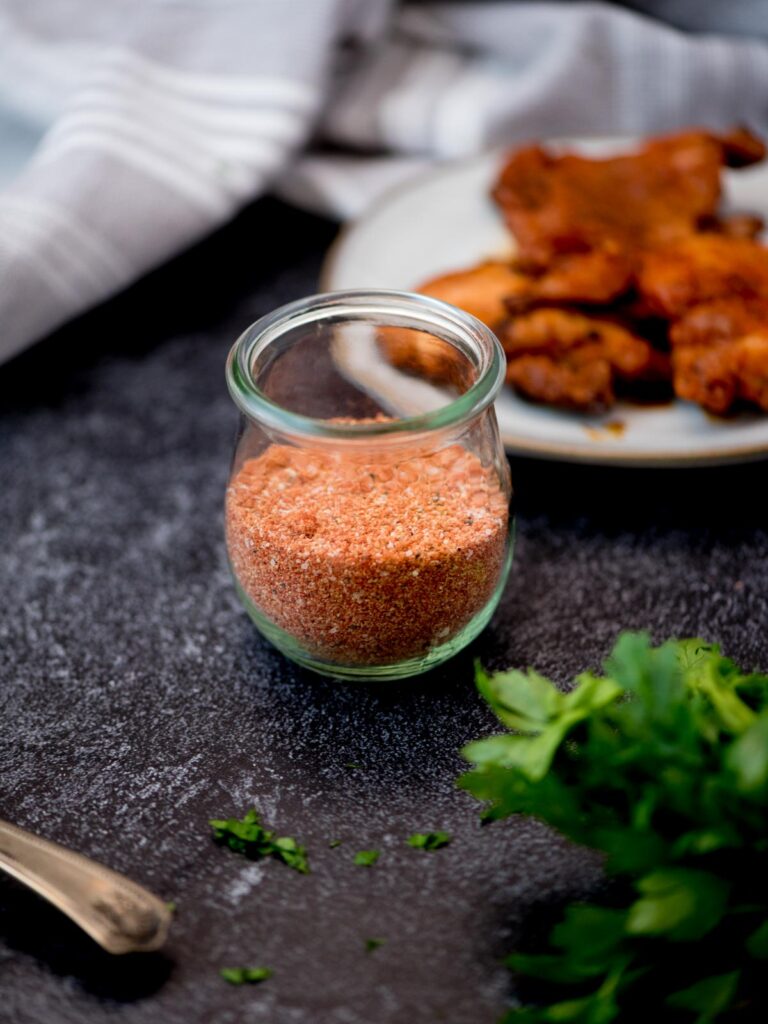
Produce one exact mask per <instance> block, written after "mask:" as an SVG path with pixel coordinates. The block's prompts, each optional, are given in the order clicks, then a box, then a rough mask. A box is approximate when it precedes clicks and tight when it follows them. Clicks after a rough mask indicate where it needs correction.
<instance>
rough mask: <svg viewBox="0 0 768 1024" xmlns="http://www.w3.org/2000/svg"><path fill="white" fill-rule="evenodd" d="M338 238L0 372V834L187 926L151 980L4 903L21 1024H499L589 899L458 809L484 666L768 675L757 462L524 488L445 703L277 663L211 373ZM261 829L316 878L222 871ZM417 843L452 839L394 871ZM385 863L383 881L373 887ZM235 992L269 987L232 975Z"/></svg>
mask: <svg viewBox="0 0 768 1024" xmlns="http://www.w3.org/2000/svg"><path fill="white" fill-rule="evenodd" d="M332 233H333V229H332V227H331V226H330V225H327V224H325V223H323V222H321V221H316V220H314V219H312V218H309V217H304V216H302V215H299V214H296V213H293V212H291V211H288V210H287V209H285V208H284V207H281V206H278V205H276V204H271V203H263V204H259V205H258V206H256V207H255V208H253V209H252V210H250V211H248V212H247V213H246V214H245V215H244V216H243V217H242V218H241V219H240V220H239V221H238V222H237V223H236V224H234V225H233V226H231V227H230V228H228V229H227V230H226V231H224V232H222V233H221V235H220V236H218V237H217V238H214V239H212V240H211V241H209V242H208V243H206V244H205V245H204V246H202V247H200V248H199V249H198V250H197V251H196V252H194V253H192V254H190V255H188V256H187V257H185V258H183V259H182V260H180V261H178V262H177V263H176V264H175V265H174V266H172V267H169V268H167V269H166V270H164V271H162V272H160V273H159V274H157V275H155V276H154V277H153V278H152V279H150V280H148V281H147V282H144V283H143V284H141V285H140V286H138V287H137V288H136V289H134V290H133V291H132V292H131V293H129V294H127V295H125V296H123V297H121V298H120V299H119V300H117V301H116V302H114V303H112V304H110V305H109V306H107V307H104V308H103V309H102V310H99V311H97V312H96V313H94V314H92V315H91V316H89V317H87V318H85V319H84V320H81V321H80V322H79V323H77V324H73V325H71V326H70V327H69V328H67V329H66V330H65V331H62V332H60V333H59V334H58V335H57V336H56V337H55V338H52V339H49V340H48V341H46V342H44V343H43V344H41V345H40V346H38V347H37V348H36V349H34V350H32V351H31V352H29V353H28V354H27V355H25V356H24V357H22V358H20V359H18V360H16V361H15V362H14V363H13V364H11V365H9V366H6V367H3V368H0V394H2V399H1V401H2V406H0V523H2V538H3V544H2V547H1V548H0V593H1V594H2V611H1V612H0V707H1V708H2V716H3V717H2V733H1V734H0V815H2V816H3V817H6V818H9V819H11V820H14V821H16V822H17V823H18V824H20V825H22V826H26V827H29V828H32V829H35V830H37V831H39V832H40V833H41V834H43V835H47V836H52V837H56V838H60V839H61V840H63V841H65V842H67V843H69V844H70V845H72V846H73V847H74V848H76V849H79V850H82V851H83V852H84V853H86V854H90V855H92V856H94V857H97V858H99V859H101V860H103V861H104V862H105V863H107V864H109V865H110V866H112V867H115V868H117V869H118V870H122V871H125V872H127V873H128V874H130V875H131V876H132V877H134V878H136V879H137V881H139V882H142V883H144V884H146V885H149V886H150V887H152V888H153V889H154V890H155V891H156V892H157V893H158V894H159V895H160V896H162V897H163V898H164V899H168V900H173V901H174V902H175V903H176V904H177V907H178V911H177V914H176V920H175V922H174V925H173V929H172V933H171V939H170V942H169V944H168V948H167V950H166V951H165V953H164V954H162V955H157V956H150V957H144V958H141V957H137V958H122V959H120V958H109V957H107V956H106V955H102V954H100V953H99V952H98V951H97V950H96V949H95V947H94V946H93V945H92V944H91V943H90V941H89V940H88V939H86V938H85V937H84V936H82V935H81V933H79V932H78V931H77V929H75V928H74V927H73V926H71V925H69V924H68V922H66V920H65V919H63V918H62V917H61V916H60V915H58V914H57V913H56V912H55V911H53V910H52V909H50V908H48V907H47V906H46V905H45V904H43V903H42V902H41V901H40V900H38V899H37V898H36V897H34V896H32V895H31V894H28V893H27V892H26V891H24V890H22V889H21V888H20V887H18V886H16V885H14V884H13V883H10V882H6V881H4V880H2V879H0V987H1V989H2V999H0V1021H2V1022H3V1024H6V1022H7V1024H113V1022H120V1024H156V1022H158V1021H162V1022H163V1024H207V1022H209V1021H214V1020H215V1021H216V1024H235V1022H238V1024H239V1022H241V1021H248V1022H255V1024H261V1022H263V1024H326V1022H327V1024H400V1022H403V1024H413V1022H415V1021H424V1022H430V1024H431V1022H440V1021H444V1022H447V1024H492V1022H494V1021H495V1020H496V1019H497V1018H498V1016H499V1015H500V1013H501V1012H502V1010H503V1008H504V1006H505V1005H508V1003H509V1001H510V999H511V993H512V987H511V983H510V979H509V977H508V975H507V972H506V971H505V970H504V968H503V967H502V966H501V965H500V960H501V957H502V956H503V954H504V953H505V952H507V951H508V950H509V949H510V948H511V946H512V945H513V943H514V941H515V940H516V938H517V937H518V936H519V935H520V934H521V932H524V931H525V930H526V929H527V928H528V927H530V926H531V922H532V921H535V909H536V907H538V906H542V905H550V906H551V905H552V904H556V903H557V902H558V901H561V900H565V899H568V898H570V897H574V896H578V895H582V894H585V893H587V892H588V891H589V890H590V888H591V887H593V886H594V885H595V884H596V881H597V879H598V877H599V875H598V869H597V864H596V862H595V860H594V859H593V858H592V857H590V856H588V855H586V854H584V853H583V852H582V851H578V850H575V849H573V848H572V847H568V846H567V845H566V844H565V843H563V842H561V841H559V840H558V839H556V838H555V837H553V836H552V835H551V834H550V833H548V832H547V831H546V830H545V829H544V828H542V827H541V826H539V825H536V824H534V823H525V822H518V821H508V822H503V823H497V824H494V825H492V826H489V827H485V828H483V827H481V826H480V824H479V821H478V813H477V812H478V808H477V806H476V804H475V803H474V801H473V800H472V799H471V798H470V797H469V796H467V795H466V794H464V793H461V792H459V791H457V790H456V789H455V786H454V779H455V777H456V775H457V774H458V773H459V771H460V770H461V767H462V765H461V761H460V759H459V757H458V755H457V751H458V749H459V748H460V746H461V745H462V744H463V743H465V742H466V741H467V740H469V739H472V738H474V737H476V736H478V735H481V734H483V733H487V732H488V731H489V730H491V729H492V728H494V724H493V721H492V718H491V716H490V715H489V713H488V712H487V710H486V709H485V708H484V707H483V705H482V704H481V702H480V701H479V700H478V699H477V697H476V696H475V694H474V691H473V687H472V683H471V676H472V668H471V666H472V658H473V656H480V657H482V658H483V659H484V660H485V661H486V662H487V663H488V664H489V665H491V666H500V665H503V664H507V663H510V664H515V665H525V664H536V665H537V667H539V668H540V669H541V670H542V671H544V672H549V673H551V674H552V675H553V676H554V677H555V678H556V679H558V680H559V681H561V682H563V683H565V682H566V681H567V680H568V678H569V677H571V676H572V675H573V674H574V673H576V672H578V671H580V670H581V669H583V668H585V667H587V666H589V665H596V664H599V662H600V660H601V659H602V658H603V657H604V656H605V654H606V653H607V651H608V650H609V648H610V645H611V643H612V641H613V639H614V637H615V635H616V634H617V632H618V631H619V630H620V629H622V628H638V627H646V628H649V629H650V630H651V631H652V632H653V633H654V635H655V636H656V637H657V638H658V639H661V638H663V637H664V636H666V635H670V634H685V633H701V634H704V635H706V636H707V637H709V638H711V639H715V640H719V641H721V642H722V643H723V644H724V646H725V647H726V648H727V650H728V651H729V652H731V653H732V654H733V655H734V656H736V657H737V658H739V659H740V660H742V661H743V662H745V663H746V664H755V665H761V666H762V667H764V668H765V667H768V641H767V640H766V622H767V619H768V588H767V586H766V579H767V578H768V573H767V572H766V570H767V569H768V563H767V558H768V536H767V535H766V518H765V514H764V511H763V506H762V505H761V500H762V499H761V497H760V495H761V494H762V490H764V486H765V477H766V466H765V464H763V465H753V466H749V467H742V468H738V467H737V468H733V469H720V470H709V471H695V472H684V471H675V472H671V473H668V472H654V473H651V472H646V471H637V470H635V471H629V470H627V471H619V470H598V469H590V468H588V467H570V468H569V467H564V466H554V465H547V464H541V463H534V462H520V463H518V464H516V465H514V466H513V479H514V482H515V485H516V489H517V494H518V512H519V519H518V547H517V552H516V558H515V563H514V566H513V570H512V575H511V578H510V584H509V587H508V589H507V593H506V594H505V597H504V600H503V602H502V604H501V606H500V609H499V611H498V613H497V615H496V617H495V619H494V622H493V624H492V626H491V628H490V629H489V630H487V631H486V633H485V634H484V635H483V636H482V637H481V638H480V640H479V641H478V642H477V643H476V644H475V645H474V647H473V649H472V650H471V651H468V652H465V653H464V654H462V655H460V656H459V657H458V658H457V659H455V660H454V661H453V662H452V663H450V664H449V665H447V666H445V667H444V668H442V669H440V670H438V671H437V672H435V673H433V674H432V675H431V676H430V677H429V678H428V679H425V680H420V681H413V682H412V683H410V684H408V683H405V684H398V685H397V686H391V687H388V688H378V689H368V688H365V687H362V686H352V685H346V684H336V683H333V682H329V681H327V680H324V679H321V678H319V677H314V676H311V675H309V674H307V673H303V672H301V671H299V670H297V669H296V668H294V667H292V666H290V665H289V664H287V663H286V662H285V661H284V660H283V659H282V657H281V656H280V655H278V654H277V653H276V652H275V651H274V650H273V649H272V648H270V647H269V645H268V644H267V643H266V642H265V641H263V640H261V639H260V638H259V636H258V635H257V634H256V633H255V631H254V629H253V627H252V626H251V624H250V621H249V620H248V619H247V617H246V615H245V613H244V612H243V611H242V610H241V608H240V606H239V605H238V603H237V600H236V598H235V595H234V592H233V588H232V585H231V581H230V578H229V573H228V570H227V568H226V561H225V556H224V546H223V538H222V503H223V492H224V486H225V481H226V477H227V470H228V461H229V457H230V446H231V442H232V439H233V435H234V431H235V426H236V417H235V413H234V410H233V408H232V406H231V404H230V401H229V399H228V397H227V395H226V392H225V388H224V383H223V364H224V358H225V355H226V352H227V350H228V348H229V346H230V344H231V342H232V341H233V340H234V338H235V337H236V336H237V334H239V332H240V330H241V329H242V328H243V327H244V326H246V325H247V324H248V323H249V322H251V321H252V320H254V319H255V318H256V317H257V316H258V315H260V314H261V313H263V312H266V311H267V310H268V309H270V308H273V307H274V306H277V305H279V304H281V303H282V302H286V301H288V300H290V299H293V298H296V297H298V296H299V295H301V294H304V293H308V292H310V291H311V290H312V289H313V287H314V282H315V277H316V272H317V267H318V263H319V258H320V255H321V253H322V251H323V249H324V247H325V246H326V245H327V244H328V242H329V241H330V238H331V236H332ZM265 238H267V239H270V240H271V241H270V242H269V243H268V244H267V243H266V242H265V241H264V239H265ZM254 239H256V240H257V243H258V249H256V246H255V245H254ZM351 764H355V765H358V766H359V767H356V768H353V767H349V766H350V765H351ZM252 804H253V805H256V806H257V807H259V808H260V810H261V811H262V812H263V814H264V818H265V820H266V821H267V822H268V823H269V824H270V825H272V826H274V827H275V828H276V829H277V830H278V831H279V832H280V833H281V834H287V835H293V836H295V837H296V838H297V839H299V840H300V841H301V842H303V843H305V844H306V845H307V846H308V848H309V852H310V863H311V866H312V873H311V874H310V875H308V876H306V877H305V876H301V875H299V874H297V873H296V872H293V871H290V870H289V869H288V868H286V867H285V866H284V865H282V864H279V863H277V862H274V861H267V862H263V863H259V864H252V863H249V862H247V861H245V860H243V859H242V858H239V857H237V856H236V855H234V854H232V853H231V852H229V851H228V850H226V849H222V848H218V847H216V846H215V845H214V844H213V842H212V841H211V839H210V832H209V828H208V824H207V821H208V819H209V818H210V817H214V816H221V815H227V814H230V813H233V814H234V813H236V814H241V813H243V812H244V811H245V810H246V809H247V807H248V806H250V805H252ZM429 829H446V830H448V831H450V832H451V833H452V834H453V835H454V837H455V838H454V841H453V842H452V843H451V844H450V846H448V847H446V848H445V849H443V850H440V851H438V852H436V853H433V854H424V853H423V852H421V851H416V850H413V849H411V848H410V847H408V846H407V845H405V839H406V838H407V836H408V835H410V834H411V833H412V832H414V831H424V830H429ZM332 839H341V840H342V844H341V845H340V846H338V847H337V848H335V849H330V848H329V846H328V844H329V842H330V841H331V840H332ZM370 848H377V849H380V850H381V858H380V860H379V862H378V863H377V864H376V865H375V866H374V867H372V868H369V869H362V868H358V867H355V866H354V865H353V863H352V858H353V856H354V853H355V852H356V851H357V850H360V849H370ZM371 937H377V938H384V939H386V942H385V944H384V945H383V946H381V947H380V948H379V949H377V950H376V952H375V954H369V953H367V952H366V951H365V940H366V939H367V938H371ZM243 964H265V965H269V966H271V967H273V968H274V970H275V975H274V977H273V978H271V979H270V980H269V981H268V982H266V983H264V984H262V985H259V986H254V987H247V986H244V987H242V988H237V987H232V986H229V985H227V984H226V983H225V982H224V981H223V980H222V979H221V978H220V977H219V975H218V971H219V968H221V967H223V966H236V965H243Z"/></svg>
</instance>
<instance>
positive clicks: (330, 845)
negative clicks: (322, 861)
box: [328, 839, 344, 850]
mask: <svg viewBox="0 0 768 1024" xmlns="http://www.w3.org/2000/svg"><path fill="white" fill-rule="evenodd" d="M343 841H344V840H343V839H332V840H331V841H330V843H328V849H329V850H335V849H336V847H337V846H341V844H342V842H343Z"/></svg>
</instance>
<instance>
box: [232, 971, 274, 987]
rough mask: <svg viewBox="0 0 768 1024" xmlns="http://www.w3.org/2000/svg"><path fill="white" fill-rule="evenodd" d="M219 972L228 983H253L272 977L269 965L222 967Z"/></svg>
mask: <svg viewBox="0 0 768 1024" xmlns="http://www.w3.org/2000/svg"><path fill="white" fill-rule="evenodd" d="M219 974H220V975H221V976H222V978H223V979H224V980H225V981H228V982H229V983H230V985H253V984H255V983H256V982H259V981H266V980H267V978H271V977H272V974H273V972H272V968H271V967H222V969H221V970H220V971H219Z"/></svg>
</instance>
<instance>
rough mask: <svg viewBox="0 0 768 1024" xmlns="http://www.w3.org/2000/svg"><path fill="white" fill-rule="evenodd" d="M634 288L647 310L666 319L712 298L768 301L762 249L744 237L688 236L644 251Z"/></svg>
mask: <svg viewBox="0 0 768 1024" xmlns="http://www.w3.org/2000/svg"><path fill="white" fill-rule="evenodd" d="M636 287H637V291H638V294H639V295H640V297H641V298H642V300H643V301H644V303H645V305H646V306H647V307H648V308H649V309H650V310H652V311H653V312H655V313H656V314H657V315H659V316H662V317H666V318H667V319H670V320H674V319H677V318H679V317H681V316H682V315H683V314H684V313H685V312H686V311H687V310H689V309H691V308H692V307H693V306H697V305H700V304H701V303H703V302H710V301H712V300H714V299H719V298H728V297H736V298H739V299H752V298H755V297H758V298H763V297H764V298H768V249H766V248H765V247H764V246H762V245H758V244H757V243H756V242H753V241H750V240H749V239H746V238H730V237H728V236H726V235H713V234H699V235H691V236H690V237H689V238H685V239H682V240H680V241H679V242H677V243H675V244H674V245H670V246H666V247H664V248H659V249H654V250H651V251H648V252H645V253H644V254H643V255H642V258H641V261H640V267H639V270H638V272H637V277H636Z"/></svg>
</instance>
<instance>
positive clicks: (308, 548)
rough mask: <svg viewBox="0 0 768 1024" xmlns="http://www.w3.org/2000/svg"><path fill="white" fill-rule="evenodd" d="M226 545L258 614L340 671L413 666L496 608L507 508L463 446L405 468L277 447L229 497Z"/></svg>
mask: <svg viewBox="0 0 768 1024" xmlns="http://www.w3.org/2000/svg"><path fill="white" fill-rule="evenodd" d="M226 515H227V542H228V547H229V555H230V559H231V561H232V567H233V569H234V572H235V575H236V576H237V579H238V581H239V583H240V585H241V587H242V588H243V590H244V591H245V593H246V594H247V595H248V597H249V598H250V599H251V601H252V602H253V603H254V605H256V606H257V608H258V609H260V610H261V612H263V614H264V615H265V616H266V617H267V618H268V619H270V620H271V621H272V622H273V623H275V624H276V625H277V626H279V627H280V628H281V629H283V630H285V631H286V632H287V633H289V634H290V635H291V636H293V637H294V638H295V639H296V640H297V641H298V643H299V644H301V646H302V647H303V648H304V649H305V650H306V651H307V652H308V653H310V654H311V655H313V656H315V657H320V658H324V659H328V660H330V661H333V662H335V663H337V664H344V665H361V666H363V665H384V664H392V663H394V662H398V661H403V660H406V659H409V658H415V657H419V656H421V655H424V654H426V652H427V651H428V650H429V649H430V648H432V647H435V646H437V645H439V644H442V643H445V642H446V641H447V640H449V639H451V638H452V637H453V636H455V635H456V634H457V633H458V632H459V631H460V630H461V629H462V628H463V627H464V626H466V625H467V623H468V622H469V621H470V619H472V618H473V617H474V616H475V615H476V614H477V613H478V612H480V611H481V610H482V609H483V607H484V606H485V604H486V602H487V601H488V600H489V599H490V597H491V595H492V593H493V591H494V589H495V587H496V584H497V583H498V580H499V575H500V572H501V570H502V566H503V562H504V555H505V547H506V541H507V526H508V509H507V500H506V496H505V494H504V492H503V491H502V489H501V487H500V484H499V481H498V479H497V477H496V475H495V474H494V472H493V471H492V470H490V469H487V468H485V467H484V466H483V465H482V464H481V462H480V460H479V459H478V458H477V457H476V456H475V455H473V454H472V453H471V452H469V451H467V450H466V449H465V448H463V447H461V446H460V445H452V446H451V447H449V448H445V449H443V450H441V451H439V452H435V453H432V454H429V455H420V456H414V457H411V458H407V459H406V460H405V461H400V462H398V463H397V464H383V463H381V462H378V463H375V464H374V463H365V464H361V462H360V461H355V460H353V459H352V458H350V457H349V456H348V455H345V454H343V453H341V452H338V451H323V450H307V449H298V448H292V447H289V446H287V445H271V446H270V447H269V448H267V449H266V451H264V452H263V453H262V454H261V455H260V456H259V457H258V458H254V459H249V460H248V461H246V462H245V463H244V464H243V466H242V467H241V468H240V470H239V471H238V472H237V473H236V475H235V476H234V478H233V479H232V482H231V484H230V487H229V489H228V491H227V513H226Z"/></svg>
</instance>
